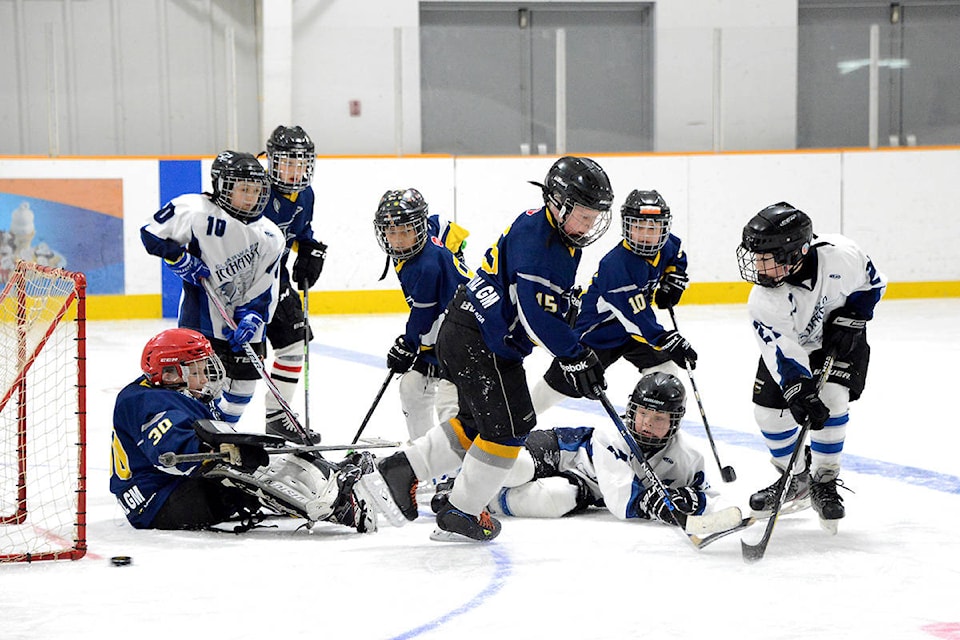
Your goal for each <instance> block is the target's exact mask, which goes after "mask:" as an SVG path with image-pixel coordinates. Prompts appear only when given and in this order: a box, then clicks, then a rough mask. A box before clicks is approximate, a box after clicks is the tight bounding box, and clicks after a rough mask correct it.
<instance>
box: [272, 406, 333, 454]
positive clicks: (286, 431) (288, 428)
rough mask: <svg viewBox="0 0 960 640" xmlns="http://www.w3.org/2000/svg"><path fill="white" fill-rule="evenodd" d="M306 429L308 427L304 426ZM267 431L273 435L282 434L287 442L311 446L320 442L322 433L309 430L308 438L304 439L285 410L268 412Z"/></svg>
mask: <svg viewBox="0 0 960 640" xmlns="http://www.w3.org/2000/svg"><path fill="white" fill-rule="evenodd" d="M304 429H306V427H304ZM265 431H266V432H267V433H268V434H270V435H272V436H280V437H281V438H283V439H284V440H286V441H287V442H293V443H294V444H305V445H310V446H313V445H317V444H320V434H319V433H317V432H315V431H312V430H307V439H306V441H304V439H303V436H301V435H300V432H299V431H297V428H296V427H294V426H293V422H292V421H291V420H290V416H288V415H287V414H286V413H284V412H283V411H271V412H270V413H268V414H267V425H266V429H265Z"/></svg>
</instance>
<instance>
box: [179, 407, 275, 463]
mask: <svg viewBox="0 0 960 640" xmlns="http://www.w3.org/2000/svg"><path fill="white" fill-rule="evenodd" d="M193 430H194V432H196V434H197V437H198V438H200V440H201V441H202V442H203V443H204V444H206V445H208V446H209V447H210V448H211V449H213V450H214V451H221V452H225V453H228V454H230V457H229V458H228V459H226V460H225V462H226V463H227V464H229V465H232V466H235V467H237V468H239V469H240V470H241V471H244V472H247V473H250V472H252V471H255V470H256V469H257V468H258V467H265V466H267V465H268V464H270V456H269V455H268V454H267V451H266V449H264V448H263V444H262V443H264V442H270V443H273V442H275V440H276V439H275V438H271V437H270V436H264V435H261V434H255V433H240V432H237V431H236V430H234V429H233V427H231V426H230V425H229V424H227V423H225V422H221V421H219V420H197V421H196V422H194V423H193ZM281 442H282V441H281Z"/></svg>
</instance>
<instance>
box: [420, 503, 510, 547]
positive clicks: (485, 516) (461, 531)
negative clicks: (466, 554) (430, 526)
mask: <svg viewBox="0 0 960 640" xmlns="http://www.w3.org/2000/svg"><path fill="white" fill-rule="evenodd" d="M433 502H436V503H437V504H436V506H437V509H438V511H437V528H436V529H435V530H434V532H433V533H432V534H430V539H431V540H440V541H443V542H474V541H477V542H490V541H491V540H493V539H494V538H496V537H497V536H498V535H500V521H499V520H497V519H496V518H494V517H492V516H491V515H490V514H489V513H488V512H487V511H485V510H484V511H481V512H480V515H479V516H472V515H470V514H469V513H465V512H463V511H460V509H457V508H456V507H454V506H453V505H452V504H450V496H449V494H437V497H436V498H435V500H434V501H431V505H430V506H431V507H432V506H434V505H433Z"/></svg>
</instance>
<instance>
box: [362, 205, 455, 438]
mask: <svg viewBox="0 0 960 640" xmlns="http://www.w3.org/2000/svg"><path fill="white" fill-rule="evenodd" d="M427 212H428V205H427V202H426V200H424V198H423V195H422V194H421V193H420V192H419V191H417V190H416V189H400V190H391V191H387V192H386V193H384V194H383V197H381V198H380V204H379V205H378V206H377V212H376V215H375V217H374V221H373V227H374V231H375V232H376V235H377V242H379V244H380V248H381V249H383V251H384V253H386V254H387V255H388V256H389V257H390V258H391V259H392V260H393V264H394V270H395V271H396V273H397V277H398V278H399V279H400V287H401V289H403V295H404V297H405V298H406V300H407V305H409V307H410V315H409V316H408V317H407V324H406V327H405V329H404V333H403V334H401V335H400V336H398V337H397V339H396V341H395V342H394V344H393V346H392V347H391V348H390V351H389V352H388V353H387V368H388V369H390V370H391V371H393V372H394V373H398V374H401V377H400V406H401V408H402V410H403V415H404V417H405V418H406V421H407V431H408V432H409V434H410V440H415V439H416V438H419V437H420V436H422V435H424V434H426V432H427V431H429V430H430V429H431V428H432V427H434V426H435V425H436V424H437V420H438V418H439V421H440V422H444V421H446V420H448V419H450V418H452V417H454V416H456V415H457V388H456V387H455V386H454V385H453V383H452V382H450V381H449V380H448V379H446V378H445V377H444V376H443V375H442V374H441V372H440V364H439V362H438V361H437V354H436V350H435V349H434V347H435V345H436V341H437V334H438V333H439V331H440V323H441V321H442V320H443V315H444V311H445V310H446V308H447V304H448V303H449V302H450V300H451V299H452V298H453V294H454V293H455V292H456V290H457V287H459V286H460V285H461V284H464V283H466V282H467V281H468V280H469V279H470V277H471V276H472V275H473V274H472V273H470V271H469V270H468V269H467V268H466V266H464V265H463V264H462V263H461V262H460V261H459V260H458V259H457V258H456V257H455V256H454V255H453V254H452V253H451V252H450V251H449V250H448V249H447V248H446V247H445V246H444V245H443V243H442V242H441V241H440V239H439V238H437V237H435V236H432V235H430V234H429V232H428V222H427Z"/></svg>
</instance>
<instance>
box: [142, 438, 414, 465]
mask: <svg viewBox="0 0 960 640" xmlns="http://www.w3.org/2000/svg"><path fill="white" fill-rule="evenodd" d="M399 446H400V443H399V442H389V441H387V442H381V441H377V442H370V443H361V444H355V443H351V444H317V445H311V446H309V447H280V448H277V449H268V448H266V447H264V451H266V452H267V455H271V456H278V455H280V454H282V453H309V452H311V451H348V450H351V449H392V448H395V447H399ZM230 457H231V455H230V452H229V451H208V452H204V453H173V452H172V451H167V452H166V453H161V454H160V456H159V457H158V460H159V461H160V464H162V465H163V466H165V467H172V466H175V465H178V464H181V463H183V462H206V461H207V460H228V459H230Z"/></svg>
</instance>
